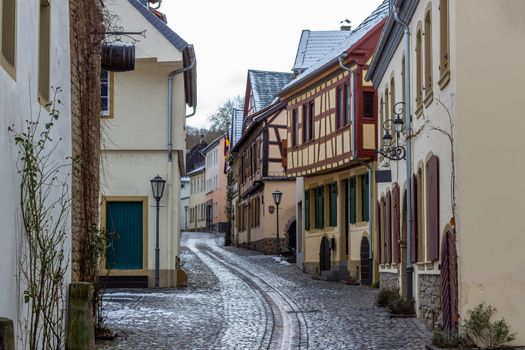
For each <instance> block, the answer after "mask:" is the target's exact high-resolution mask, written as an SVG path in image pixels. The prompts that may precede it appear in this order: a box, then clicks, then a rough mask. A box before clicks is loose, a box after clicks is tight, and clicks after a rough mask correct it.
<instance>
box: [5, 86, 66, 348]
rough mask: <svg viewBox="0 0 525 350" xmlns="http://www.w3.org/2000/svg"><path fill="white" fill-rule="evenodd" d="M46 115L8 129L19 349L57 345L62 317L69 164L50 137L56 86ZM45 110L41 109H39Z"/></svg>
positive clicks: (56, 113) (55, 117)
mask: <svg viewBox="0 0 525 350" xmlns="http://www.w3.org/2000/svg"><path fill="white" fill-rule="evenodd" d="M53 91H54V93H53V101H52V102H51V103H49V104H48V105H47V106H46V108H48V109H49V115H48V116H47V118H45V117H41V113H39V114H38V117H37V118H36V120H33V119H32V117H31V118H30V119H28V120H26V121H25V125H24V126H23V127H22V129H21V130H16V129H15V126H14V125H12V126H11V127H10V128H9V131H10V132H11V133H12V135H13V139H14V142H15V144H16V146H17V148H18V155H19V156H18V163H17V170H18V174H19V175H20V198H19V205H20V212H21V218H22V227H21V231H22V232H21V242H20V243H21V247H20V254H19V258H18V264H19V273H20V276H19V279H18V281H19V284H20V286H19V287H20V289H21V293H23V302H24V304H25V307H24V308H23V309H24V310H25V311H26V312H27V317H25V318H23V319H22V320H21V321H20V330H21V331H20V334H19V338H20V340H21V343H22V344H23V348H24V349H30V350H37V349H62V348H63V344H64V321H65V300H64V295H65V294H64V292H65V287H66V286H65V276H66V273H67V272H68V271H69V270H68V265H69V264H68V262H69V257H68V256H67V253H66V252H65V249H66V246H65V245H66V242H67V241H68V239H69V238H68V232H69V222H70V221H69V218H70V215H69V214H70V205H71V194H70V190H69V180H70V173H69V172H68V171H69V170H70V169H71V164H70V163H68V162H67V161H66V159H64V161H63V162H59V161H57V160H56V155H55V153H56V151H57V149H58V147H59V146H60V145H61V143H62V139H61V138H58V139H54V138H53V137H52V135H53V133H52V131H53V129H54V127H55V123H56V122H57V120H58V118H59V114H60V113H59V110H58V108H59V106H60V104H61V103H60V100H58V99H57V95H58V94H59V93H60V92H61V90H60V89H59V88H57V89H53ZM42 110H44V109H42Z"/></svg>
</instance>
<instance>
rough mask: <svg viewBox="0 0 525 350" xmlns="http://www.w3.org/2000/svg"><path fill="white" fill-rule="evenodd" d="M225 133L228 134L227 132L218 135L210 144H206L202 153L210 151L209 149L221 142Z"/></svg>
mask: <svg viewBox="0 0 525 350" xmlns="http://www.w3.org/2000/svg"><path fill="white" fill-rule="evenodd" d="M225 135H226V134H223V135H221V136H219V137H217V138H216V139H215V140H213V141H212V142H210V144H209V145H208V146H206V148H204V149H203V150H202V153H204V154H206V153H208V151H209V150H211V149H213V148H215V147H216V146H217V145H218V144H219V142H220V141H221V140H222V139H223V138H224V136H225Z"/></svg>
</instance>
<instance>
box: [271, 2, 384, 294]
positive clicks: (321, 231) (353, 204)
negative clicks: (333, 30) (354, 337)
mask: <svg viewBox="0 0 525 350" xmlns="http://www.w3.org/2000/svg"><path fill="white" fill-rule="evenodd" d="M387 14H388V4H387V2H384V3H383V4H382V5H381V6H380V7H378V8H377V9H376V10H375V11H374V12H373V13H372V14H371V15H370V16H369V17H368V18H366V19H365V20H364V21H363V23H362V24H360V25H359V26H358V27H357V28H356V29H355V30H353V31H350V32H349V33H348V34H347V35H346V37H345V39H344V40H342V41H341V42H340V43H339V44H337V45H335V46H334V47H333V48H332V50H331V51H329V52H328V53H327V54H326V55H324V56H323V57H322V58H320V59H318V60H317V61H316V62H315V63H313V64H311V65H310V66H309V67H308V68H307V69H305V70H304V71H302V72H301V74H300V75H299V76H298V77H297V78H296V79H294V80H293V81H292V82H291V83H289V84H288V85H287V86H286V87H285V88H284V89H283V90H281V91H280V92H279V94H278V95H279V97H280V98H281V99H282V100H283V101H286V114H287V125H288V129H287V136H286V139H287V142H286V146H287V161H286V163H287V175H288V176H291V177H302V178H303V179H302V182H303V183H304V185H303V186H304V188H303V191H304V197H303V199H302V201H301V203H298V205H299V206H300V207H302V208H303V209H302V212H301V214H302V222H303V225H304V228H305V237H304V240H302V244H303V245H304V247H303V248H304V263H303V268H304V270H305V271H306V272H308V273H310V274H313V275H321V276H322V277H323V278H326V279H342V278H348V277H349V276H350V278H352V279H354V280H356V281H361V282H362V283H364V284H370V283H371V281H372V276H371V271H370V259H371V256H372V255H371V249H370V247H371V246H370V244H371V241H372V240H373V237H372V236H371V235H370V232H372V231H371V229H370V225H371V223H372V222H371V221H370V220H369V218H370V216H371V214H372V210H371V206H370V203H371V200H370V198H373V195H374V194H373V193H372V192H371V191H370V184H371V180H372V179H371V178H370V176H371V175H370V171H369V169H373V167H374V162H375V159H376V154H375V148H376V122H377V107H376V103H375V101H376V99H377V96H376V93H375V90H374V88H373V87H372V86H371V84H369V83H367V82H365V81H364V79H363V78H364V76H365V74H366V70H367V67H368V64H369V61H370V60H371V56H372V53H373V50H374V48H375V45H376V43H377V41H378V39H379V36H380V33H381V29H382V27H383V19H384V18H385V17H386V15H387ZM340 59H341V61H340Z"/></svg>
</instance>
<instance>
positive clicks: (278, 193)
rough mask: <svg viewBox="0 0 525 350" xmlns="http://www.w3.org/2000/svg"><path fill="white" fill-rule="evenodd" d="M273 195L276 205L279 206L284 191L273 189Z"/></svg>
mask: <svg viewBox="0 0 525 350" xmlns="http://www.w3.org/2000/svg"><path fill="white" fill-rule="evenodd" d="M272 196H273V201H274V202H275V205H276V206H277V207H279V204H281V198H282V197H283V193H282V192H281V191H273V192H272Z"/></svg>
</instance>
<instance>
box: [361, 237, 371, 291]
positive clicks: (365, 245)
mask: <svg viewBox="0 0 525 350" xmlns="http://www.w3.org/2000/svg"><path fill="white" fill-rule="evenodd" d="M371 283H372V264H371V260H370V243H369V242H368V238H367V237H363V238H361V284H362V285H364V286H369V285H370V284H371Z"/></svg>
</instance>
